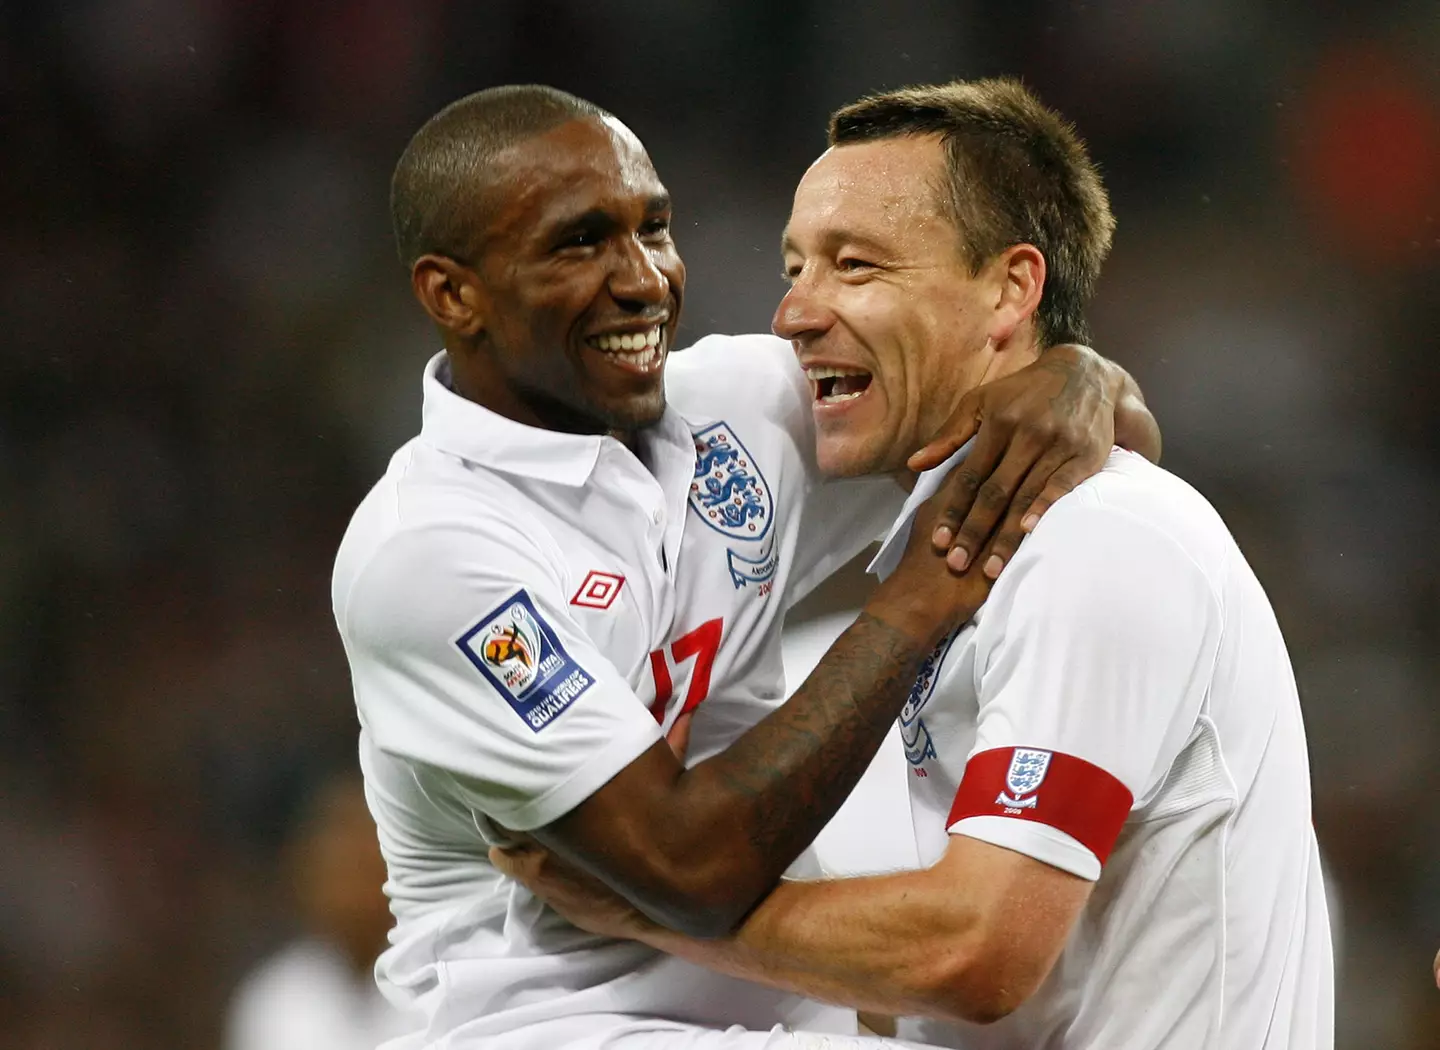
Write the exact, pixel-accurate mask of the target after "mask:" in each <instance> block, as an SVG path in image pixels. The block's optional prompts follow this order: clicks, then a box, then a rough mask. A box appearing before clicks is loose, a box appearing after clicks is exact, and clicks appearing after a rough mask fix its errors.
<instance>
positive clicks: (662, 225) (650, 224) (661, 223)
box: [640, 218, 670, 241]
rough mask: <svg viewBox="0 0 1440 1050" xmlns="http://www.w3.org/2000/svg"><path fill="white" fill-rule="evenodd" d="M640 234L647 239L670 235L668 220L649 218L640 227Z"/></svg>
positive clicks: (658, 238) (660, 238)
mask: <svg viewBox="0 0 1440 1050" xmlns="http://www.w3.org/2000/svg"><path fill="white" fill-rule="evenodd" d="M640 236H641V237H643V238H644V239H645V240H647V241H658V240H664V239H665V238H666V237H668V236H670V220H669V219H668V218H664V219H650V220H649V221H647V222H646V223H645V224H644V225H643V226H641V227H640Z"/></svg>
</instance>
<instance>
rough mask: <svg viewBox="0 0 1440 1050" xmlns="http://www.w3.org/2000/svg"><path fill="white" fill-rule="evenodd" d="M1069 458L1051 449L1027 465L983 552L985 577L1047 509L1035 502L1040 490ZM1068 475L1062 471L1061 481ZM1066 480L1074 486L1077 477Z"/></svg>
mask: <svg viewBox="0 0 1440 1050" xmlns="http://www.w3.org/2000/svg"><path fill="white" fill-rule="evenodd" d="M1069 461H1070V457H1069V455H1068V454H1067V453H1065V452H1063V451H1057V450H1054V449H1052V450H1051V451H1049V452H1046V453H1045V454H1044V455H1043V456H1041V457H1040V458H1039V459H1038V460H1036V461H1035V465H1034V466H1033V467H1031V468H1030V472H1029V473H1028V474H1026V475H1025V481H1024V483H1023V484H1022V485H1020V486H1019V487H1018V489H1017V491H1016V493H1015V496H1014V498H1013V499H1012V500H1011V501H1010V504H1009V510H1008V511H1007V512H1006V514H1005V522H1004V524H1003V525H1001V526H1000V531H999V532H998V533H996V535H995V539H994V541H993V542H992V543H991V545H990V549H989V551H988V552H987V554H986V558H985V565H984V567H983V572H984V573H985V575H986V576H987V577H989V578H990V579H992V580H993V579H996V578H998V577H999V575H1000V570H1002V569H1003V568H1005V566H1006V565H1008V564H1010V559H1011V558H1012V557H1013V556H1014V554H1015V552H1016V550H1018V549H1019V547H1020V541H1021V540H1023V539H1024V538H1025V536H1026V535H1027V534H1028V533H1029V532H1030V531H1031V530H1033V529H1034V527H1035V525H1036V523H1037V522H1038V521H1039V520H1040V515H1041V514H1043V513H1044V512H1045V510H1046V509H1048V506H1049V505H1048V504H1046V505H1045V506H1044V507H1041V506H1039V505H1038V501H1039V499H1040V497H1041V493H1043V492H1045V491H1047V488H1046V486H1047V485H1048V484H1049V483H1050V482H1051V480H1052V479H1053V478H1055V476H1056V475H1057V473H1059V472H1060V471H1062V470H1064V469H1065V468H1066V465H1067V464H1068V463H1069ZM1070 477H1072V475H1070V474H1066V475H1063V476H1062V481H1061V484H1066V483H1067V480H1068V479H1069V478H1070ZM1085 477H1086V474H1084V473H1080V474H1079V475H1078V478H1079V479H1080V480H1083V479H1084V478H1085ZM1068 483H1069V485H1070V488H1074V487H1075V485H1076V484H1078V483H1079V481H1078V480H1076V481H1068ZM1066 491H1068V489H1067V490H1066ZM1061 495H1064V493H1057V494H1055V495H1054V496H1052V498H1051V502H1052V503H1053V502H1054V500H1057V499H1059V498H1060V496H1061Z"/></svg>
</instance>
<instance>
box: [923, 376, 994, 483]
mask: <svg viewBox="0 0 1440 1050" xmlns="http://www.w3.org/2000/svg"><path fill="white" fill-rule="evenodd" d="M978 429H980V413H979V400H978V398H977V397H976V396H975V395H974V394H967V395H966V396H965V397H964V398H962V399H961V401H960V407H958V408H957V409H956V410H955V413H954V415H952V416H951V417H950V418H949V420H947V421H946V423H945V427H944V429H943V430H942V431H941V433H940V435H939V436H938V437H936V438H934V439H933V440H931V442H930V443H929V444H928V445H926V446H925V447H924V448H922V449H921V450H920V451H919V452H916V453H915V454H914V455H912V456H911V457H910V458H909V459H908V460H907V461H906V463H905V465H906V466H907V467H909V468H910V469H911V470H913V471H915V473H917V474H918V473H920V471H922V470H929V469H930V468H931V467H938V466H939V465H940V464H941V463H944V462H945V461H946V460H947V459H949V458H950V457H951V456H953V455H954V454H955V452H956V451H957V450H958V449H960V448H961V447H962V446H963V445H964V444H965V442H967V441H969V440H970V439H971V438H972V437H974V436H975V431H977V430H978Z"/></svg>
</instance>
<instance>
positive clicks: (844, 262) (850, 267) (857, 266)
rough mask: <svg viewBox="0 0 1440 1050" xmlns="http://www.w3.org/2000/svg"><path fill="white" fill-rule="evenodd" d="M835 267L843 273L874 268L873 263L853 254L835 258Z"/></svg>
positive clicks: (859, 271)
mask: <svg viewBox="0 0 1440 1050" xmlns="http://www.w3.org/2000/svg"><path fill="white" fill-rule="evenodd" d="M835 267H836V269H838V270H841V271H842V272H844V273H861V272H863V271H865V270H873V269H875V264H874V263H872V262H870V261H868V260H866V259H859V258H856V257H855V256H853V255H847V256H845V257H844V258H841V259H839V260H837V261H836V263H835Z"/></svg>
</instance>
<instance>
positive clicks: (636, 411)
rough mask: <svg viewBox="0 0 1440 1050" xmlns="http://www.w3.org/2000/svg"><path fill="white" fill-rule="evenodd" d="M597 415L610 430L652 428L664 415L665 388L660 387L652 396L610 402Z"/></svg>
mask: <svg viewBox="0 0 1440 1050" xmlns="http://www.w3.org/2000/svg"><path fill="white" fill-rule="evenodd" d="M598 414H599V416H600V418H601V419H603V420H604V421H605V425H606V426H607V427H608V428H609V429H611V430H627V431H628V430H643V429H644V428H645V427H653V426H654V425H655V424H656V423H658V422H660V419H661V417H663V416H664V415H665V388H664V387H663V386H660V387H658V388H657V389H656V390H655V392H654V393H652V394H645V395H643V396H640V397H632V398H626V399H625V400H623V401H618V402H612V403H611V404H609V405H605V406H603V407H601V408H600V409H599V412H598Z"/></svg>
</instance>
